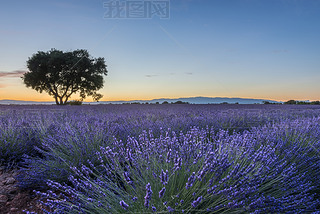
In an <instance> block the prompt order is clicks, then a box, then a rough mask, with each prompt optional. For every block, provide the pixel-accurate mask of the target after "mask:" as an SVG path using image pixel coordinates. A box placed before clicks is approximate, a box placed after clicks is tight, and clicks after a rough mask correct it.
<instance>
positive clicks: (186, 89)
mask: <svg viewBox="0 0 320 214" xmlns="http://www.w3.org/2000/svg"><path fill="white" fill-rule="evenodd" d="M145 1H148V0H145ZM104 2H110V1H108V0H28V1H26V0H10V1H2V2H1V7H0V100H1V99H16V100H34V101H53V99H52V98H51V97H49V96H48V95H47V94H45V93H43V94H39V93H38V92H36V91H34V90H33V89H30V88H26V87H25V86H24V85H23V83H22V80H21V78H20V77H21V75H22V74H23V73H24V72H26V71H27V67H26V61H27V60H28V58H29V57H31V56H32V54H34V53H36V52H37V51H48V50H50V49H51V48H56V49H59V50H63V51H72V50H75V49H87V50H88V51H89V53H90V54H91V55H92V56H93V57H104V58H105V59H106V63H107V65H108V71H109V74H108V76H107V77H105V87H104V88H103V89H102V90H100V93H102V94H103V95H104V97H103V99H102V100H105V101H114V100H134V99H153V98H179V97H193V96H208V97H243V98H262V99H272V100H278V101H286V100H288V99H296V100H320V0H171V1H170V6H169V8H168V9H169V12H170V18H164V19H161V17H160V16H159V14H156V13H155V14H154V15H153V16H152V17H151V18H136V19H134V18H130V17H127V18H117V19H115V18H114V17H111V18H110V17H108V16H107V12H108V8H107V7H104V4H103V3H104ZM121 2H122V3H123V2H125V1H121ZM140 2H142V1H140ZM162 18H163V17H162ZM73 98H74V99H76V98H77V97H76V96H74V97H73ZM87 101H91V99H87Z"/></svg>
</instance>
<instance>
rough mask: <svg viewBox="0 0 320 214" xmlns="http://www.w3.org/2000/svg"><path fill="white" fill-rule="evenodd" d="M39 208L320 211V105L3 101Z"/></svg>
mask: <svg viewBox="0 0 320 214" xmlns="http://www.w3.org/2000/svg"><path fill="white" fill-rule="evenodd" d="M0 165H1V166H2V167H5V168H7V169H12V168H18V169H19V170H20V174H19V177H18V178H17V179H18V181H19V185H20V188H23V189H31V190H34V192H35V193H37V194H38V195H40V196H41V199H40V200H41V201H42V203H43V205H44V210H43V212H44V213H96V214H100V213H320V195H319V194H320V182H319V180H320V173H319V172H320V107H319V106H316V105H315V106H313V105H173V104H168V105H151V104H149V105H84V106H0Z"/></svg>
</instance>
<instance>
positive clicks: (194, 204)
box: [191, 196, 202, 208]
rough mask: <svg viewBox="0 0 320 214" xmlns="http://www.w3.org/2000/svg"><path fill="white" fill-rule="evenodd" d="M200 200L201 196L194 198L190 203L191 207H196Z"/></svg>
mask: <svg viewBox="0 0 320 214" xmlns="http://www.w3.org/2000/svg"><path fill="white" fill-rule="evenodd" d="M201 201H202V196H200V197H198V198H197V199H196V200H194V201H193V202H192V203H191V205H192V207H193V208H196V207H197V206H198V205H199V204H200V203H201Z"/></svg>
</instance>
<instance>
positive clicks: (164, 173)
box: [160, 169, 168, 185]
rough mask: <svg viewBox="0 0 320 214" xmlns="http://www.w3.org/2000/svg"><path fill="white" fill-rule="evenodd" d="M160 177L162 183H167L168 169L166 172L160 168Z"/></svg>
mask: <svg viewBox="0 0 320 214" xmlns="http://www.w3.org/2000/svg"><path fill="white" fill-rule="evenodd" d="M160 179H161V183H162V184H163V185H166V184H168V170H166V172H164V171H163V169H162V170H161V175H160Z"/></svg>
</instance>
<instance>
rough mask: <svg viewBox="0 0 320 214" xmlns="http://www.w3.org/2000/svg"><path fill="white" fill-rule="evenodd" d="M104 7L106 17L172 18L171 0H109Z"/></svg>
mask: <svg viewBox="0 0 320 214" xmlns="http://www.w3.org/2000/svg"><path fill="white" fill-rule="evenodd" d="M103 7H104V8H105V9H106V12H105V13H104V18H106V19H151V18H153V17H159V18H160V19H169V18H170V0H140V1H139V0H136V1H134V0H109V1H106V2H104V3H103Z"/></svg>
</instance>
